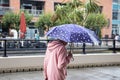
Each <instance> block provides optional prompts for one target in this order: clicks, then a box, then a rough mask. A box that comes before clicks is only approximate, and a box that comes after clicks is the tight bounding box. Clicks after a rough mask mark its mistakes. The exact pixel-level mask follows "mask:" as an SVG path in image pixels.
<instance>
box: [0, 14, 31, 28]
mask: <svg viewBox="0 0 120 80" xmlns="http://www.w3.org/2000/svg"><path fill="white" fill-rule="evenodd" d="M20 13H21V12H20ZM20 13H18V14H17V13H13V12H6V13H5V15H4V16H3V18H2V22H3V28H7V29H8V28H9V27H13V28H15V29H16V30H19V25H20ZM32 18H33V16H32V15H30V14H28V13H27V12H25V19H26V24H27V25H28V24H29V23H30V22H31V19H32Z"/></svg>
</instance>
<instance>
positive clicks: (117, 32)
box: [112, 24, 119, 34]
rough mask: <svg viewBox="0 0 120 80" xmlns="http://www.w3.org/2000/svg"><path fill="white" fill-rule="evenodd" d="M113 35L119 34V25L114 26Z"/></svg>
mask: <svg viewBox="0 0 120 80" xmlns="http://www.w3.org/2000/svg"><path fill="white" fill-rule="evenodd" d="M112 34H119V28H118V25H117V24H113V25H112Z"/></svg>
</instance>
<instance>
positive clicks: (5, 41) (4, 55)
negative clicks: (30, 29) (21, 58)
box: [3, 39, 8, 57]
mask: <svg viewBox="0 0 120 80" xmlns="http://www.w3.org/2000/svg"><path fill="white" fill-rule="evenodd" d="M6 43H7V40H6V39H5V40H4V54H3V57H8V56H7V53H6Z"/></svg>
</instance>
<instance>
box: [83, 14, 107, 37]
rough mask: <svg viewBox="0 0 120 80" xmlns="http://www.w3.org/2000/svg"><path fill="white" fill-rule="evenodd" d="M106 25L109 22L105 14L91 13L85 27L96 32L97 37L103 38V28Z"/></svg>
mask: <svg viewBox="0 0 120 80" xmlns="http://www.w3.org/2000/svg"><path fill="white" fill-rule="evenodd" d="M106 25H107V20H106V19H105V16H104V15H103V14H100V13H97V14H96V13H91V14H89V15H88V17H87V19H86V23H85V25H84V26H86V27H87V28H91V29H92V30H94V31H96V33H97V35H99V37H101V28H103V27H104V26H106Z"/></svg>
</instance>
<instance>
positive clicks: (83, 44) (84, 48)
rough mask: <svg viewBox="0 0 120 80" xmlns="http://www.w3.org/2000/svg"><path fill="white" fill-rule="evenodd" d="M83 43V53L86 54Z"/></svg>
mask: <svg viewBox="0 0 120 80" xmlns="http://www.w3.org/2000/svg"><path fill="white" fill-rule="evenodd" d="M85 46H86V45H85V43H83V54H86V52H85Z"/></svg>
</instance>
